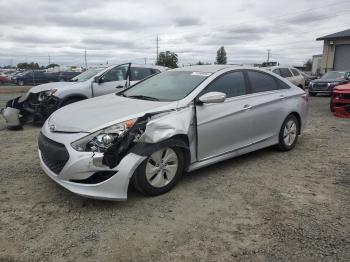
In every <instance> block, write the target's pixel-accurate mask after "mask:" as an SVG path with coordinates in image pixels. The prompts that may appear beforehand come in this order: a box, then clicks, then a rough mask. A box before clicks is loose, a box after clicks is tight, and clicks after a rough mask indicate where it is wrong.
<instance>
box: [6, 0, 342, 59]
mask: <svg viewBox="0 0 350 262" xmlns="http://www.w3.org/2000/svg"><path fill="white" fill-rule="evenodd" d="M346 7H347V3H346V2H340V3H337V4H336V5H335V4H332V1H331V0H319V2H318V4H317V6H316V7H315V5H314V4H313V3H312V2H310V1H306V0H297V1H294V2H281V1H279V0H271V1H267V2H266V1H265V2H262V1H256V0H237V1H232V0H221V1H220V2H219V3H218V2H217V1H216V2H215V1H211V0H202V1H200V2H199V1H188V0H178V1H176V2H174V1H173V2H169V1H166V0H149V1H143V0H134V1H129V0H118V1H115V0H104V1H100V0H89V1H87V0H60V1H52V0H35V1H26V0H11V1H0V10H1V16H0V32H1V33H0V39H1V41H0V65H1V63H3V62H2V61H5V60H6V61H7V62H6V63H8V61H9V59H14V63H15V62H16V61H23V60H24V59H25V57H27V58H28V60H33V61H37V62H39V63H43V64H45V63H47V54H50V55H51V59H52V60H54V61H55V62H57V63H68V64H77V65H79V64H83V63H84V60H83V52H84V49H85V48H86V49H87V52H88V57H89V59H90V61H91V63H92V62H93V63H102V62H105V61H106V60H108V61H112V60H113V61H115V62H117V63H118V62H123V61H131V60H132V61H134V60H136V61H138V62H140V61H142V60H140V59H144V58H145V57H146V58H147V61H152V62H153V61H154V58H155V54H156V47H155V36H156V35H157V34H158V35H159V37H160V42H159V50H160V51H166V50H170V51H174V52H177V53H178V54H179V60H180V63H191V61H192V62H197V61H198V60H202V61H207V62H210V61H211V62H213V61H214V59H215V55H216V51H217V49H218V48H219V47H220V46H222V45H224V46H225V48H226V50H227V54H228V58H229V61H230V62H232V63H234V62H235V61H239V62H244V61H256V62H259V61H260V62H261V61H263V60H264V59H266V57H265V56H266V49H272V56H275V57H276V59H279V60H280V61H279V62H281V63H288V64H293V63H299V61H304V60H306V58H308V57H311V55H313V54H318V53H320V52H322V42H320V41H315V39H316V38H317V37H319V36H322V35H326V34H329V33H332V32H336V31H341V30H344V29H347V28H346V25H347V24H348V23H347V20H346V17H347V16H346V13H345V11H344V10H346ZM318 10H319V11H318ZM320 10H321V11H320ZM324 10H326V13H325V12H324ZM334 14H338V15H334ZM339 14H344V15H339ZM330 18H331V19H330ZM15 60H16V61H15Z"/></svg>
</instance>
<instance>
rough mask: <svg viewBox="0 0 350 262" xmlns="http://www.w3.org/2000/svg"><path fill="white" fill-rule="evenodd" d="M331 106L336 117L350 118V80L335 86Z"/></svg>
mask: <svg viewBox="0 0 350 262" xmlns="http://www.w3.org/2000/svg"><path fill="white" fill-rule="evenodd" d="M330 106H331V111H332V112H333V114H334V115H335V116H336V117H343V118H350V82H349V83H347V84H344V85H338V86H336V87H334V89H333V93H332V98H331V105H330Z"/></svg>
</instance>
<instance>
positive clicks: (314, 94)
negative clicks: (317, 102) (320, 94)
mask: <svg viewBox="0 0 350 262" xmlns="http://www.w3.org/2000/svg"><path fill="white" fill-rule="evenodd" d="M309 95H310V96H316V95H317V93H316V92H309Z"/></svg>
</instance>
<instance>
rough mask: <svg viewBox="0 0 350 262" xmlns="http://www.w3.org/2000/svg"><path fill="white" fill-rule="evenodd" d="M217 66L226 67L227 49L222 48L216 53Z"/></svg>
mask: <svg viewBox="0 0 350 262" xmlns="http://www.w3.org/2000/svg"><path fill="white" fill-rule="evenodd" d="M215 64H218V65H226V64H227V56H226V51H225V47H223V46H222V47H220V48H219V50H218V51H217V52H216V62H215Z"/></svg>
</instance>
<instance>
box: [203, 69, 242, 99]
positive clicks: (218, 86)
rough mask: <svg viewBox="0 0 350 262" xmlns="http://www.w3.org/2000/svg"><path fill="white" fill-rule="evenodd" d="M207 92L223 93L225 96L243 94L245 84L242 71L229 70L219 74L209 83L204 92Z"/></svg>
mask: <svg viewBox="0 0 350 262" xmlns="http://www.w3.org/2000/svg"><path fill="white" fill-rule="evenodd" d="M209 92H221V93H225V94H226V97H227V98H230V97H235V96H241V95H245V94H246V85H245V80H244V75H243V72H241V71H235V72H229V73H226V74H224V75H222V76H220V77H219V78H218V79H216V80H214V82H212V83H211V84H210V86H209V87H208V88H207V89H206V90H205V92H204V93H209ZM204 93H203V94H204Z"/></svg>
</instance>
